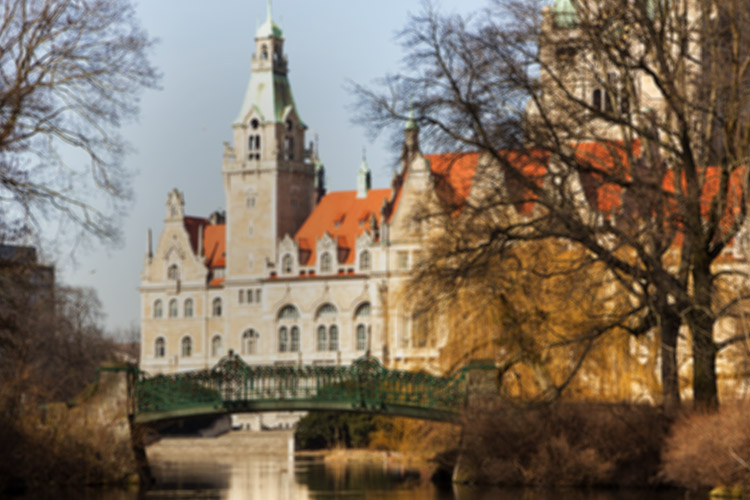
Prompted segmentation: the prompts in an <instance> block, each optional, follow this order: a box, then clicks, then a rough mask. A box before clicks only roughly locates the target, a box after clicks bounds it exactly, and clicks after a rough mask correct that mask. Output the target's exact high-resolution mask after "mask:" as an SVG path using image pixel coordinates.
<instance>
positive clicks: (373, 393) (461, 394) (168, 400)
mask: <svg viewBox="0 0 750 500" xmlns="http://www.w3.org/2000/svg"><path fill="white" fill-rule="evenodd" d="M478 369H481V370H495V367H494V365H493V364H492V363H486V364H484V365H481V366H480V365H469V366H467V367H465V368H464V369H461V370H459V371H457V372H455V373H454V374H452V375H451V376H447V377H440V376H435V375H431V374H429V373H426V372H408V371H402V370H388V369H386V368H384V367H383V365H382V364H380V362H379V361H378V360H377V359H376V358H373V357H371V356H363V357H361V358H359V359H357V360H356V361H355V362H354V363H353V364H351V365H349V366H269V365H264V366H250V365H248V364H246V363H245V362H244V361H243V360H242V359H241V358H240V357H239V356H237V355H236V354H229V355H227V356H225V357H224V358H222V359H221V361H219V363H218V364H217V365H216V366H215V367H214V368H212V369H209V370H197V371H192V372H182V373H176V374H171V375H157V376H154V377H148V376H145V375H144V374H141V376H140V377H139V380H138V382H137V384H136V389H135V392H134V394H135V405H134V406H135V420H136V422H137V423H148V422H153V421H159V420H169V419H175V418H189V417H193V416H200V415H210V414H223V413H241V412H256V411H288V410H297V411H307V410H337V411H350V412H369V413H383V414H390V415H400V416H406V417H414V418H422V419H429V420H441V421H456V419H457V418H458V417H459V415H460V413H461V411H462V410H463V408H464V406H465V404H466V403H467V401H468V399H467V398H468V395H469V392H470V386H471V385H472V382H471V380H470V374H471V373H473V371H472V370H478ZM490 379H493V380H496V376H494V375H493V374H492V373H490ZM475 385H476V384H475ZM481 397H484V396H481Z"/></svg>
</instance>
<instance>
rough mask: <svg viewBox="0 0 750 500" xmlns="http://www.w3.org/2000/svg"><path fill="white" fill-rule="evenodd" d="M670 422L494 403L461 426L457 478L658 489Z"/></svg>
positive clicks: (612, 410) (618, 408) (653, 414)
mask: <svg viewBox="0 0 750 500" xmlns="http://www.w3.org/2000/svg"><path fill="white" fill-rule="evenodd" d="M666 429H667V421H666V419H665V418H664V417H663V416H662V415H661V413H660V411H659V410H658V409H657V408H653V407H650V406H636V405H625V404H594V403H559V404H556V405H552V406H545V407H539V408H531V409H517V408H511V407H508V406H502V405H496V406H494V407H489V408H487V411H485V412H476V413H474V414H473V415H472V416H471V425H466V426H465V432H464V435H463V443H462V455H461V458H460V460H461V461H462V463H461V467H460V474H459V477H458V479H460V480H461V481H463V482H478V483H485V484H502V485H544V486H551V485H555V486H594V485H595V486H649V485H654V484H656V482H657V480H658V471H659V455H660V450H661V446H662V444H663V442H664V439H665V435H666Z"/></svg>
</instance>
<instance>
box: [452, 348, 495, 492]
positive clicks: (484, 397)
mask: <svg viewBox="0 0 750 500" xmlns="http://www.w3.org/2000/svg"><path fill="white" fill-rule="evenodd" d="M467 372H468V373H467V375H468V384H467V393H466V406H465V408H464V415H463V417H462V418H463V421H462V422H461V439H460V441H459V445H458V458H457V459H456V464H455V465H454V466H453V475H452V478H451V479H452V481H453V482H454V483H463V484H471V483H473V482H474V478H475V477H476V476H477V474H476V472H477V471H478V470H479V467H481V464H480V463H477V460H476V459H477V456H476V453H474V451H475V448H476V447H475V443H472V436H471V431H470V429H468V428H467V424H470V423H471V421H468V419H470V418H471V416H477V415H485V414H486V413H487V412H489V411H492V408H493V407H494V406H495V405H496V404H497V397H498V379H497V377H498V373H497V369H496V368H495V366H494V363H493V362H492V360H473V361H471V362H470V363H469V365H468V366H467Z"/></svg>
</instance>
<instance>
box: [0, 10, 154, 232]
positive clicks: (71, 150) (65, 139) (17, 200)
mask: <svg viewBox="0 0 750 500" xmlns="http://www.w3.org/2000/svg"><path fill="white" fill-rule="evenodd" d="M152 45H153V40H151V39H150V38H149V37H148V36H147V34H146V33H145V32H144V31H143V30H142V29H141V28H140V26H139V23H138V22H137V20H136V19H135V16H134V11H133V6H132V4H131V2H130V0H2V2H0V217H2V219H3V221H4V223H5V225H6V227H4V228H3V230H4V231H5V232H6V233H7V232H8V231H11V230H14V229H15V230H18V228H19V227H22V228H24V229H26V230H27V229H29V228H33V226H34V225H35V224H34V223H35V221H38V220H39V218H40V217H42V216H43V217H44V218H45V219H47V218H48V217H50V216H53V215H54V216H61V217H62V220H67V221H72V222H74V223H75V224H76V226H77V227H79V228H81V229H83V230H84V232H86V233H88V234H91V235H94V236H95V237H97V238H101V239H105V240H106V239H111V238H114V237H116V236H117V233H118V231H117V225H116V224H115V223H114V222H115V219H116V217H117V216H119V215H120V214H121V212H122V210H123V208H124V203H125V202H127V201H128V200H129V197H130V188H129V176H128V174H127V172H126V171H125V170H124V169H123V167H122V157H123V154H124V153H125V152H126V150H127V145H126V143H125V141H124V140H123V139H122V137H120V136H119V135H118V133H117V129H118V128H119V127H120V125H121V124H122V123H124V122H126V121H127V120H129V119H131V118H132V117H134V116H135V114H136V112H137V110H138V95H139V94H140V92H141V91H142V90H143V89H145V88H153V87H155V85H156V83H157V80H158V75H157V72H156V70H155V69H154V67H153V66H152V65H151V63H150V62H149V60H148V52H149V49H150V48H151V46H152Z"/></svg>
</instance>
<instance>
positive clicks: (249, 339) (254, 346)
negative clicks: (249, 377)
mask: <svg viewBox="0 0 750 500" xmlns="http://www.w3.org/2000/svg"><path fill="white" fill-rule="evenodd" d="M259 337H260V335H258V332H256V331H255V330H253V329H252V328H249V329H247V330H245V332H244V333H243V334H242V354H255V353H257V352H258V339H259Z"/></svg>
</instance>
